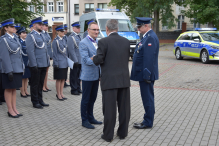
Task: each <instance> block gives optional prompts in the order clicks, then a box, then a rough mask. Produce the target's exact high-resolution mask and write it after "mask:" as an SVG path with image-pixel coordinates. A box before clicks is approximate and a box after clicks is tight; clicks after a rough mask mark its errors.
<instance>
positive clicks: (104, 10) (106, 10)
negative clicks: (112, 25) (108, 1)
mask: <svg viewBox="0 0 219 146" xmlns="http://www.w3.org/2000/svg"><path fill="white" fill-rule="evenodd" d="M96 11H101V12H119V9H101V8H96Z"/></svg>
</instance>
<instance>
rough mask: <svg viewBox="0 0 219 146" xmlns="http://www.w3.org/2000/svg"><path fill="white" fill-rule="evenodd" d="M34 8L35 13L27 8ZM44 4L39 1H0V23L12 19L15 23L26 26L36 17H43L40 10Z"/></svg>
mask: <svg viewBox="0 0 219 146" xmlns="http://www.w3.org/2000/svg"><path fill="white" fill-rule="evenodd" d="M30 6H34V7H35V13H34V12H31V11H29V7H30ZM43 6H44V4H43V2H41V0H31V2H26V0H0V9H1V13H0V22H2V21H4V20H6V19H9V18H14V19H15V23H20V24H21V25H23V26H26V27H27V26H28V25H29V24H30V21H31V20H32V19H34V18H35V17H36V16H43V13H42V11H41V10H42V8H43Z"/></svg>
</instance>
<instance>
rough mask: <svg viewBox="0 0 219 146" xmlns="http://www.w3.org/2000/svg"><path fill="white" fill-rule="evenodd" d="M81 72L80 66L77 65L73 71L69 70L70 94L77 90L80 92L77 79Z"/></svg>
mask: <svg viewBox="0 0 219 146" xmlns="http://www.w3.org/2000/svg"><path fill="white" fill-rule="evenodd" d="M80 72H81V64H79V65H78V66H77V67H74V68H73V69H70V86H71V92H75V91H78V90H81V85H80V82H81V80H80V79H79V76H80Z"/></svg>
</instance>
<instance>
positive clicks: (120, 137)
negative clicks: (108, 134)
mask: <svg viewBox="0 0 219 146" xmlns="http://www.w3.org/2000/svg"><path fill="white" fill-rule="evenodd" d="M117 136H118V137H119V139H121V140H122V139H125V137H122V136H120V135H119V134H118V133H117Z"/></svg>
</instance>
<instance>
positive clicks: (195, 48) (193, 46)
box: [188, 33, 201, 58]
mask: <svg viewBox="0 0 219 146" xmlns="http://www.w3.org/2000/svg"><path fill="white" fill-rule="evenodd" d="M197 39H198V40H199V41H197ZM200 41H201V39H200V36H199V34H198V33H193V34H192V37H191V42H190V44H189V47H188V51H189V56H191V57H195V58H199V57H200V51H201V45H200Z"/></svg>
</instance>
